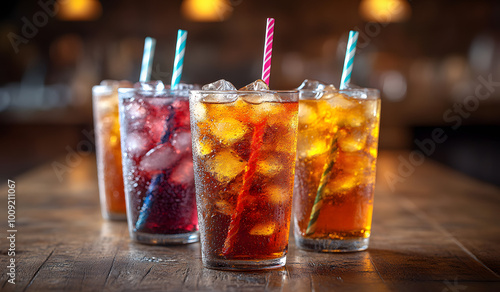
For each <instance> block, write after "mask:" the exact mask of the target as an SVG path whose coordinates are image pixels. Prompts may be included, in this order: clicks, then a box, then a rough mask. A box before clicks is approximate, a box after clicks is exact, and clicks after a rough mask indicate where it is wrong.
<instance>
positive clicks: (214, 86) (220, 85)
mask: <svg viewBox="0 0 500 292" xmlns="http://www.w3.org/2000/svg"><path fill="white" fill-rule="evenodd" d="M201 89H203V90H217V91H218V90H236V87H234V85H233V84H232V83H231V82H229V81H226V80H224V79H220V80H217V81H215V82H213V83H210V84H206V85H203V87H202V88H201Z"/></svg>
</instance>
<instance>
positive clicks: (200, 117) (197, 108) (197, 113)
mask: <svg viewBox="0 0 500 292" xmlns="http://www.w3.org/2000/svg"><path fill="white" fill-rule="evenodd" d="M190 106H191V112H192V114H193V118H194V119H195V121H204V120H205V119H206V117H207V108H206V106H205V105H204V104H203V103H201V102H193V103H191V105H190Z"/></svg>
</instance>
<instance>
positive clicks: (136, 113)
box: [125, 102, 147, 120]
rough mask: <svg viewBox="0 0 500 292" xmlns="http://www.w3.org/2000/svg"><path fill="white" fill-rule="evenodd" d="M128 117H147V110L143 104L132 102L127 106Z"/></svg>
mask: <svg viewBox="0 0 500 292" xmlns="http://www.w3.org/2000/svg"><path fill="white" fill-rule="evenodd" d="M125 111H126V115H127V118H128V119H130V120H137V119H143V118H145V117H146V114H147V110H146V108H144V106H143V105H141V104H140V103H137V102H131V103H129V104H127V105H126V106H125Z"/></svg>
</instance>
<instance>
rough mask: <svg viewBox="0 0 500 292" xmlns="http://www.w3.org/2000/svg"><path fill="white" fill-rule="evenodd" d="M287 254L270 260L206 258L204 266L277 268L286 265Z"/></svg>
mask: <svg viewBox="0 0 500 292" xmlns="http://www.w3.org/2000/svg"><path fill="white" fill-rule="evenodd" d="M285 264H286V255H285V256H283V257H281V258H278V259H270V260H254V261H252V260H226V259H205V258H203V266H204V267H205V268H209V269H215V270H233V271H253V270H268V269H277V268H281V267H283V266H285Z"/></svg>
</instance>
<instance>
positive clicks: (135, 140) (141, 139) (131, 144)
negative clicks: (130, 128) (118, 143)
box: [125, 132, 148, 156]
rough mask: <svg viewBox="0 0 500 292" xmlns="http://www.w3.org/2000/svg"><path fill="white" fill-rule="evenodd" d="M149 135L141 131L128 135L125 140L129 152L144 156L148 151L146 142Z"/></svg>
mask: <svg viewBox="0 0 500 292" xmlns="http://www.w3.org/2000/svg"><path fill="white" fill-rule="evenodd" d="M147 143H148V137H147V136H146V135H144V134H141V133H139V132H133V133H130V134H128V135H127V138H126V140H125V148H126V151H127V153H128V154H131V155H133V156H142V155H144V153H146V151H147V148H146V144H147Z"/></svg>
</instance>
